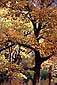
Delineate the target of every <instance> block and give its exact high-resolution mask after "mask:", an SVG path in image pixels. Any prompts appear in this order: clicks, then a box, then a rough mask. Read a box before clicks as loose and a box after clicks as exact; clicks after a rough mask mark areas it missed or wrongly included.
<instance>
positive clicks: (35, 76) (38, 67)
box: [33, 65, 40, 85]
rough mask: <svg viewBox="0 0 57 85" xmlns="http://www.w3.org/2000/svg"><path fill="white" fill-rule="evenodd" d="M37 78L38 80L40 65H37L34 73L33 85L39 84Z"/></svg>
mask: <svg viewBox="0 0 57 85" xmlns="http://www.w3.org/2000/svg"><path fill="white" fill-rule="evenodd" d="M39 78H40V65H37V67H35V71H34V79H33V85H36V82H39Z"/></svg>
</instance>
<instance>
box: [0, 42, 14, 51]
mask: <svg viewBox="0 0 57 85" xmlns="http://www.w3.org/2000/svg"><path fill="white" fill-rule="evenodd" d="M13 45H15V43H13V44H11V45H9V46H6V47H5V48H1V49H0V52H1V51H3V50H5V49H7V48H10V47H12V46H13Z"/></svg>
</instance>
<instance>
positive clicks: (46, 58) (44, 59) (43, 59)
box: [41, 53, 54, 62]
mask: <svg viewBox="0 0 57 85" xmlns="http://www.w3.org/2000/svg"><path fill="white" fill-rule="evenodd" d="M53 54H54V53H52V54H50V55H48V56H47V57H45V58H41V59H42V62H44V61H46V60H48V59H49V58H50V57H51V56H53Z"/></svg>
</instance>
